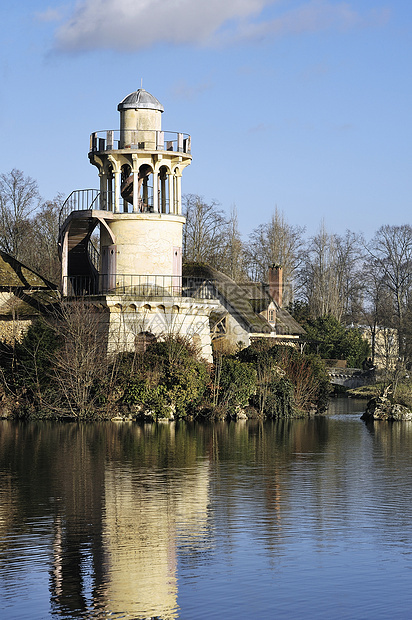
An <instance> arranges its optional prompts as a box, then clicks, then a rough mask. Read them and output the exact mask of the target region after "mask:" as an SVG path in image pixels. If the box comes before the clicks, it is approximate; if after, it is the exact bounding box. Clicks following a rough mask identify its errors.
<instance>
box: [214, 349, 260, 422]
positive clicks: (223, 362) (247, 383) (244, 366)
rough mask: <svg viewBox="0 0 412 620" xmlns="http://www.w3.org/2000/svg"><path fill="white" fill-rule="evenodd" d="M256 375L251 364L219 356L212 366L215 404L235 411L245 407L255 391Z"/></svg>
mask: <svg viewBox="0 0 412 620" xmlns="http://www.w3.org/2000/svg"><path fill="white" fill-rule="evenodd" d="M256 380H257V373H256V370H255V368H254V367H253V365H252V364H249V363H247V362H241V361H239V360H238V359H236V358H233V357H222V356H219V357H218V358H217V360H216V362H215V366H214V386H215V388H216V394H215V399H214V401H215V404H216V405H218V404H219V405H223V406H225V407H227V408H229V409H230V411H232V412H234V411H236V408H238V407H246V406H247V405H248V404H249V399H250V397H251V396H252V394H253V393H254V392H255V391H256Z"/></svg>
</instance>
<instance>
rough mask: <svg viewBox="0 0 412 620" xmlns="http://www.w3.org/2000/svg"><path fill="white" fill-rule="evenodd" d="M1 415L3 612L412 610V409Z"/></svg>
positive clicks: (360, 614) (194, 614) (173, 615)
mask: <svg viewBox="0 0 412 620" xmlns="http://www.w3.org/2000/svg"><path fill="white" fill-rule="evenodd" d="M363 407H364V403H363V402H362V401H354V400H341V399H337V400H336V401H333V403H332V405H331V407H330V409H329V412H328V414H327V415H325V416H322V417H318V418H312V419H308V420H293V421H290V420H288V421H282V422H265V423H261V422H257V421H248V422H238V423H219V424H213V425H212V424H211V425H200V424H178V423H171V424H170V423H166V424H164V423H163V424H159V425H147V426H139V425H137V424H114V423H109V424H108V423H104V424H90V425H86V424H79V425H78V424H54V423H47V422H32V423H28V424H22V423H13V422H9V421H2V422H0V612H1V614H0V615H1V617H2V618H3V617H4V618H10V619H13V620H19V619H27V618H30V619H37V618H39V619H41V618H45V619H48V618H59V619H65V618H67V619H70V618H88V619H89V618H92V619H94V618H96V619H97V618H98V619H103V618H129V619H132V618H133V619H141V618H155V617H156V618H161V619H163V620H169V619H182V620H195V619H207V620H211V619H214V618H216V619H221V618H236V619H237V620H243V619H245V620H246V619H250V618H261V619H266V618H268V619H269V618H270V619H271V618H276V619H279V618H288V619H290V618H301V617H303V616H304V617H305V618H306V619H308V618H309V619H311V618H313V619H315V618H316V619H323V618H325V619H326V618H328V619H330V618H351V619H354V618H359V619H360V618H362V619H365V618H371V619H372V618H373V619H380V618H382V619H383V618H385V619H386V618H392V617H396V618H410V617H411V616H412V521H411V514H412V476H411V469H412V424H411V423H409V422H399V423H396V424H391V425H390V424H387V423H382V422H380V423H374V424H372V425H369V426H367V425H365V423H364V422H362V421H361V420H360V415H361V413H362V410H363Z"/></svg>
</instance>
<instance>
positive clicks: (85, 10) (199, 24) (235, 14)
mask: <svg viewBox="0 0 412 620" xmlns="http://www.w3.org/2000/svg"><path fill="white" fill-rule="evenodd" d="M287 5H288V2H286V3H285V2H284V1H282V2H280V1H279V0H80V1H79V2H78V4H77V6H76V8H75V9H74V11H73V14H72V15H71V17H70V18H69V19H68V20H67V21H65V22H64V23H63V24H62V25H61V26H60V28H59V29H58V31H57V33H56V47H57V48H59V49H62V50H65V51H82V50H89V49H97V48H99V49H102V48H106V49H117V50H124V51H128V50H129V51H132V50H138V49H143V48H147V47H150V46H151V45H154V44H157V43H167V44H181V45H200V46H202V45H203V46H207V45H222V44H230V43H231V42H235V41H238V40H242V39H243V40H244V39H246V40H247V39H251V40H253V39H256V38H258V39H262V38H266V37H273V36H279V35H282V34H288V33H301V32H308V31H309V32H311V31H317V30H322V29H328V28H347V27H353V26H355V25H357V24H360V23H362V21H363V20H362V18H361V16H360V15H359V13H358V12H357V11H356V10H355V9H354V8H352V6H351V4H350V3H348V2H342V1H340V2H336V1H333V0H302V2H301V5H300V6H299V7H298V8H295V9H289V10H288V9H287ZM273 13H274V15H273ZM268 15H271V16H270V17H268ZM264 16H265V17H264Z"/></svg>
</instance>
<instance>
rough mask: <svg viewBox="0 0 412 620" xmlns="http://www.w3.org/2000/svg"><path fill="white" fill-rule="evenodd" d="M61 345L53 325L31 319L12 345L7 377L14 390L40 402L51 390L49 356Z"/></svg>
mask: <svg viewBox="0 0 412 620" xmlns="http://www.w3.org/2000/svg"><path fill="white" fill-rule="evenodd" d="M59 346H60V341H59V338H58V337H57V336H56V333H55V331H54V330H53V328H52V327H51V326H50V325H49V324H48V323H47V322H46V321H44V320H42V319H40V320H38V321H36V322H35V323H33V324H32V325H31V326H30V327H29V329H28V330H27V333H26V334H25V336H24V338H23V341H22V342H21V343H16V345H15V348H14V362H13V364H11V365H10V366H9V369H8V377H9V380H10V383H11V384H12V385H13V387H14V390H15V391H16V392H17V393H18V392H19V391H20V392H23V393H24V394H26V395H27V397H29V398H33V399H34V400H35V401H36V402H41V401H42V400H43V398H44V396H45V394H46V393H48V392H50V391H51V390H52V379H51V371H52V357H53V354H54V352H55V351H56V350H57V349H58V347H59Z"/></svg>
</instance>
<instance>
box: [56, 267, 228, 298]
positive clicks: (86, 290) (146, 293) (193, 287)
mask: <svg viewBox="0 0 412 620" xmlns="http://www.w3.org/2000/svg"><path fill="white" fill-rule="evenodd" d="M63 295H64V296H67V297H85V296H90V295H121V296H124V295H126V296H133V297H134V298H136V299H138V298H142V299H151V298H152V299H156V298H164V297H190V298H196V299H215V298H216V291H215V288H214V283H213V281H212V280H206V279H204V278H197V277H191V276H176V275H154V274H151V275H142V274H118V273H116V274H96V275H75V276H65V277H64V278H63Z"/></svg>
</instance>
